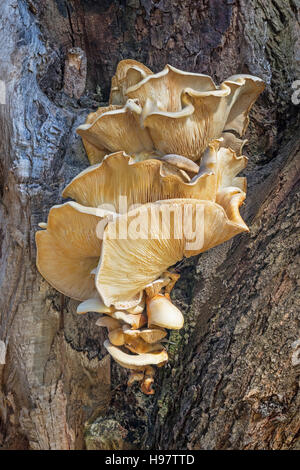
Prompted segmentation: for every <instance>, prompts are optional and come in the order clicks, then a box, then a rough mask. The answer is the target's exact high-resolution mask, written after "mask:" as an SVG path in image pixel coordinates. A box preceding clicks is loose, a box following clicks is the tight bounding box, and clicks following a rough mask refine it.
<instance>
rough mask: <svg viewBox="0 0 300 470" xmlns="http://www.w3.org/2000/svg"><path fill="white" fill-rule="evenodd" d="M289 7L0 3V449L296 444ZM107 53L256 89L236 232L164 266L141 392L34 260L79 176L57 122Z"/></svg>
mask: <svg viewBox="0 0 300 470" xmlns="http://www.w3.org/2000/svg"><path fill="white" fill-rule="evenodd" d="M299 7H300V4H299V1H298V0H288V1H286V0H248V1H246V0H240V1H234V0H233V1H225V0H199V1H195V0H181V1H177V0H176V1H169V0H160V1H154V0H126V1H124V0H115V1H109V0H105V1H101V2H99V1H96V0H70V1H64V0H41V1H35V0H27V1H25V0H8V1H5V2H1V5H0V80H2V81H4V82H5V84H6V104H1V105H0V115H1V126H0V146H1V147H0V148H1V161H0V163H1V166H0V170H1V171H0V189H1V205H0V220H1V229H0V230H1V231H0V248H1V249H0V254H1V274H0V289H1V295H0V304H1V310H0V312H1V317H0V362H1V363H2V365H1V364H0V448H3V449H85V448H87V449H146V448H150V449H296V448H298V449H299V448H300V446H299V422H300V420H299V388H298V387H299V383H298V380H299V366H300V359H299V357H300V339H299V318H297V296H296V287H297V280H298V277H299V276H298V274H299V270H298V266H299V264H298V263H297V248H298V245H299V244H298V240H299V231H297V223H298V218H297V196H298V194H297V189H298V185H297V183H298V180H299V147H300V144H299V141H300V135H299V105H298V106H297V105H295V104H293V103H292V94H293V88H292V83H293V81H294V80H296V79H300V69H299V66H300V41H299V37H300V34H299V33H300V26H299V21H298V20H299ZM76 54H77V55H76ZM73 57H75V58H76V61H77V62H76V61H75V62H76V63H75V65H74V61H73ZM124 58H133V59H136V60H139V61H141V62H143V63H144V64H145V65H147V66H148V67H150V68H151V69H152V70H153V71H154V72H158V71H159V70H161V69H162V68H163V66H164V65H165V64H166V63H170V64H172V65H174V66H175V67H178V68H182V69H184V70H188V71H193V72H199V73H207V74H209V75H212V77H213V78H214V79H215V81H216V82H217V83H220V82H221V81H222V80H224V79H226V78H227V77H229V76H230V75H233V74H236V73H250V74H253V75H257V76H259V77H261V78H263V79H264V80H265V82H266V84H267V87H266V90H265V92H264V93H263V95H262V96H261V97H260V98H259V100H258V102H257V104H256V105H255V106H254V108H253V110H252V112H251V123H250V127H249V130H248V131H247V138H248V139H249V144H248V145H247V148H246V154H247V156H248V157H249V164H248V168H247V170H246V172H245V175H246V176H247V177H248V191H247V199H246V203H245V206H244V209H243V215H244V218H245V220H246V222H247V223H248V225H249V227H250V234H243V235H240V236H237V237H236V238H235V239H234V240H232V241H230V242H227V243H225V244H224V245H221V246H219V247H217V248H215V249H212V250H210V251H208V252H206V253H204V254H202V255H201V256H199V257H194V258H192V259H189V260H185V261H184V262H182V263H181V264H180V274H181V278H180V280H179V282H178V283H177V285H176V288H175V289H174V291H173V292H174V294H173V297H174V301H175V303H176V304H177V305H178V306H179V307H180V308H181V309H182V311H183V312H184V314H185V326H184V328H183V330H181V331H180V332H172V333H171V336H170V345H169V354H170V361H169V364H168V366H167V367H164V368H161V369H160V370H159V375H158V378H157V381H156V394H155V395H154V396H145V395H143V394H142V393H141V392H140V391H139V390H138V388H137V387H135V386H134V387H133V388H130V389H128V388H127V387H126V376H127V374H126V372H125V371H124V370H122V369H121V368H120V367H119V366H117V365H116V364H115V363H111V361H110V358H109V357H108V356H107V355H106V352H105V349H104V348H103V346H102V344H103V341H104V339H105V333H102V331H101V329H99V328H98V329H97V328H95V327H94V324H95V318H96V314H89V315H87V316H85V317H82V316H80V317H79V318H78V317H77V316H76V313H75V312H76V306H77V302H75V301H73V300H70V299H67V298H64V297H63V296H62V295H60V294H59V293H58V292H56V291H55V290H54V289H52V288H51V287H50V286H49V285H48V284H47V282H46V281H45V280H43V279H42V277H41V276H40V275H39V274H38V272H37V270H36V267H35V255H36V249H35V242H34V234H35V232H36V230H37V228H38V226H37V224H38V222H41V221H45V220H46V217H47V214H48V211H49V209H50V207H51V206H52V205H54V204H58V203H60V202H61V196H60V194H61V191H62V189H63V187H64V186H65V185H66V184H67V183H68V182H69V181H70V180H71V178H72V177H74V176H75V175H76V174H78V173H79V171H81V170H82V169H84V168H86V167H87V166H88V161H87V158H86V156H85V152H84V150H83V147H82V144H81V141H80V139H79V138H78V137H77V136H76V134H75V128H76V127H77V126H78V125H79V124H80V123H82V122H83V121H84V119H85V116H86V115H87V114H88V112H90V111H91V110H92V109H95V108H96V107H97V106H100V105H103V103H104V102H106V101H107V99H108V93H109V86H110V80H111V77H112V75H113V73H114V71H115V68H116V65H117V63H118V61H119V60H121V59H124ZM78 61H79V62H78ZM76 64H79V65H78V67H77V65H76ZM86 66H87V69H86ZM83 90H85V91H84V93H83ZM82 93H83V94H82ZM298 207H299V206H298ZM298 305H299V304H298ZM298 311H299V309H298ZM110 371H111V372H110Z"/></svg>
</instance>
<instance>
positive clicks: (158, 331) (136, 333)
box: [123, 325, 167, 344]
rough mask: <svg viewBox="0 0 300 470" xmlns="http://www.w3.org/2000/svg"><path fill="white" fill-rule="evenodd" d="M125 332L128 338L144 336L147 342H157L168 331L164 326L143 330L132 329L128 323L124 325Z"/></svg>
mask: <svg viewBox="0 0 300 470" xmlns="http://www.w3.org/2000/svg"><path fill="white" fill-rule="evenodd" d="M123 332H124V334H125V337H126V339H128V338H142V339H143V340H144V341H145V342H146V343H150V344H153V343H157V342H158V341H160V340H161V339H163V338H165V336H166V335H167V332H166V331H165V330H164V329H162V328H143V329H141V330H131V329H130V328H128V327H127V326H126V325H124V326H123Z"/></svg>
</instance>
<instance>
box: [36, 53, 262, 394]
mask: <svg viewBox="0 0 300 470" xmlns="http://www.w3.org/2000/svg"><path fill="white" fill-rule="evenodd" d="M263 88H264V84H263V82H262V80H260V79H259V78H257V77H253V76H250V75H235V76H233V77H230V78H229V79H228V80H226V81H224V82H223V83H222V84H221V85H220V86H219V87H218V86H216V85H215V84H214V82H213V81H212V79H211V78H210V77H208V76H206V75H201V74H195V73H187V72H183V71H181V70H177V69H175V68H174V67H171V66H170V65H167V66H166V67H165V68H164V70H163V71H162V72H159V73H157V74H153V73H152V72H151V70H149V69H148V68H147V67H145V66H144V65H143V64H140V63H139V62H136V61H133V60H124V61H121V62H120V63H119V65H118V67H117V71H116V75H115V76H114V77H113V79H112V87H111V94H110V104H109V106H107V107H104V108H99V109H98V110H97V111H96V112H95V113H92V114H90V115H89V116H88V117H87V120H86V123H85V124H83V125H81V126H80V127H79V128H78V129H77V132H78V134H80V135H81V137H82V139H83V143H84V146H85V149H86V152H87V155H88V158H89V160H90V163H91V165H92V166H90V167H88V168H87V169H86V170H84V171H83V172H81V173H80V174H79V175H78V176H76V177H75V178H74V179H73V180H72V181H71V182H70V183H69V184H68V186H67V187H66V188H65V189H64V191H63V197H65V198H70V199H73V201H69V202H66V203H65V204H61V205H57V206H54V207H52V208H51V209H50V212H49V216H48V221H47V223H41V224H40V227H41V228H42V229H43V230H41V231H38V232H37V233H36V243H37V267H38V269H39V271H40V273H41V274H42V275H43V277H44V278H45V279H46V280H47V281H48V282H49V283H50V284H51V285H52V286H53V287H55V288H56V289H57V290H58V291H60V292H62V293H63V294H65V295H66V296H69V297H71V298H74V299H77V300H80V301H81V303H80V304H79V306H78V309H77V313H79V314H83V313H86V312H97V313H99V314H101V316H100V318H99V320H98V321H97V323H96V324H97V325H98V326H101V327H105V328H107V330H108V339H107V340H106V341H105V343H104V345H105V347H106V349H107V351H108V352H109V354H111V356H112V357H113V358H114V359H115V361H116V362H118V363H119V364H120V365H122V366H123V367H125V368H128V369H130V376H129V379H128V384H129V385H131V384H132V383H133V382H134V381H139V382H141V390H142V391H143V392H144V393H146V394H153V393H154V390H153V388H152V385H153V381H154V374H155V368H154V367H153V366H154V365H156V366H158V367H160V366H162V365H163V364H165V363H166V361H167V360H168V354H167V350H166V341H167V339H166V337H167V330H170V329H180V328H182V326H183V323H184V319H183V315H182V313H181V312H180V310H179V309H178V308H177V307H176V306H175V305H173V304H172V302H171V298H170V293H171V290H172V288H173V286H174V284H175V283H176V281H177V279H178V278H179V275H178V274H177V273H176V271H175V270H174V269H172V266H174V265H175V264H176V263H177V262H178V261H180V260H182V259H183V258H184V257H190V256H193V255H196V254H199V253H202V252H204V251H206V250H208V249H210V248H212V247H214V246H216V245H219V244H220V243H223V242H224V241H226V240H229V239H230V238H232V237H233V236H234V235H236V234H238V233H241V232H244V231H248V227H247V225H246V224H245V222H244V221H243V219H242V217H241V215H240V213H239V207H240V205H241V204H242V202H243V201H244V199H245V196H246V194H245V193H246V179H245V178H244V177H239V176H237V175H238V174H239V173H240V172H241V171H242V170H243V169H244V168H245V166H246V164H247V158H246V157H245V156H243V155H241V153H242V148H243V145H244V143H245V141H244V140H241V139H239V138H237V137H236V135H235V134H234V133H233V132H235V133H239V134H240V135H241V136H242V135H243V134H244V133H245V130H246V128H247V125H248V122H249V118H248V114H249V111H250V109H251V106H252V104H253V103H254V101H255V100H256V98H257V97H258V95H259V94H260V93H261V91H262V90H263ZM229 131H231V132H229ZM232 131H233V132H232ZM170 267H171V268H170Z"/></svg>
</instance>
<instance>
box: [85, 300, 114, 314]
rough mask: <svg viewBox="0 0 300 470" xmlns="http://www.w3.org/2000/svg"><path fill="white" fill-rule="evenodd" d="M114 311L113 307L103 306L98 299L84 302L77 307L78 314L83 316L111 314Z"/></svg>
mask: <svg viewBox="0 0 300 470" xmlns="http://www.w3.org/2000/svg"><path fill="white" fill-rule="evenodd" d="M114 310H115V309H114V307H107V306H106V305H104V303H103V301H102V300H101V299H100V297H96V298H93V299H88V300H85V301H84V302H81V303H80V304H79V305H78V307H77V313H78V314H83V313H87V312H97V313H111V312H113V311H114Z"/></svg>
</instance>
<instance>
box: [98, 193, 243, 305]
mask: <svg viewBox="0 0 300 470" xmlns="http://www.w3.org/2000/svg"><path fill="white" fill-rule="evenodd" d="M244 198H245V193H244V192H243V191H241V190H240V189H239V188H229V189H228V190H227V191H225V192H224V193H220V195H219V196H218V199H217V202H216V203H215V202H211V201H199V200H196V199H173V200H167V201H160V202H156V203H150V204H145V205H143V206H141V207H140V208H138V209H134V210H133V211H130V212H129V213H128V214H124V215H122V216H120V217H119V218H118V219H117V220H116V221H114V222H110V224H109V225H108V226H107V228H106V230H105V233H104V238H103V245H102V253H101V259H100V262H99V266H98V270H97V274H96V276H95V282H96V287H97V289H98V292H99V294H100V296H101V297H102V299H103V301H104V303H105V304H106V305H107V306H110V305H114V304H115V303H116V302H120V301H126V299H127V298H131V297H132V296H134V295H136V294H137V293H138V292H142V291H143V290H144V289H145V288H146V286H147V285H148V284H149V283H151V282H153V281H155V280H156V279H158V278H159V277H160V276H161V275H162V273H163V272H165V271H166V270H167V268H168V267H169V266H172V265H174V264H175V263H176V262H178V261H180V260H181V259H182V258H183V257H185V256H186V257H189V256H193V255H195V254H199V253H202V252H203V251H207V250H208V249H210V248H212V247H214V246H216V245H219V244H220V243H223V242H224V241H226V240H229V239H230V238H232V237H233V236H234V235H237V234H238V233H241V232H244V231H248V227H247V225H246V224H245V222H244V221H243V220H242V218H241V216H240V214H239V206H240V205H241V203H242V202H243V200H244ZM185 206H186V208H185ZM186 209H188V210H187V211H186V212H185V210H186ZM168 213H169V214H171V213H172V214H173V217H170V224H167V223H166V219H165V218H164V217H163V214H165V215H166V214H168ZM184 213H186V214H187V217H184ZM197 217H198V219H197ZM149 220H151V223H150V224H148V221H149ZM197 220H198V224H200V225H199V227H198V229H199V231H200V229H201V235H202V238H201V240H198V241H199V243H200V244H199V246H197V247H195V246H193V243H189V241H191V240H188V238H187V237H186V236H185V235H184V230H185V228H186V227H185V223H187V221H189V225H191V222H190V221H192V222H195V223H197ZM203 221H204V223H203ZM115 224H123V226H125V227H127V229H128V237H127V239H120V238H118V237H115V233H116V232H117V230H115V227H114V225H115ZM137 226H138V228H139V231H138V236H136V235H137V234H136V232H135V230H134V227H137ZM189 228H191V227H189ZM179 232H181V234H180V233H179ZM199 235H200V234H199Z"/></svg>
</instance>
